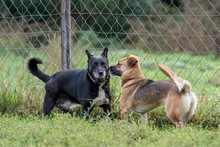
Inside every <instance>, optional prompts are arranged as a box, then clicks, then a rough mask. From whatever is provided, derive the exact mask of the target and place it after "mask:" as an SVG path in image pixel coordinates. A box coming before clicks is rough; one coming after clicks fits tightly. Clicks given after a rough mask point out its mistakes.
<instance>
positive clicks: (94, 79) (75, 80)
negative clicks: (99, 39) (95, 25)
mask: <svg viewBox="0 0 220 147" xmlns="http://www.w3.org/2000/svg"><path fill="white" fill-rule="evenodd" d="M107 53H108V48H105V49H104V51H103V53H102V54H101V55H99V56H93V55H91V54H90V53H89V51H88V50H86V54H87V56H88V68H87V69H79V70H64V71H59V72H57V73H55V74H53V75H52V76H49V75H47V74H45V73H43V72H42V71H40V70H39V69H38V67H37V64H42V61H41V60H40V59H37V58H32V59H30V60H29V62H28V69H29V70H30V72H31V73H32V74H33V75H34V76H36V77H38V78H39V79H40V80H42V81H43V82H44V83H46V84H45V90H46V94H45V97H44V103H43V113H44V115H49V114H50V113H51V111H52V109H53V108H54V106H55V105H56V106H58V107H59V108H61V109H62V110H65V111H74V109H75V108H78V106H80V107H81V106H82V116H85V115H86V117H88V116H89V114H90V113H91V111H92V109H93V107H94V106H100V107H102V108H103V110H104V111H105V112H106V113H107V112H110V111H111V95H110V89H109V78H110V75H109V65H108V58H107Z"/></svg>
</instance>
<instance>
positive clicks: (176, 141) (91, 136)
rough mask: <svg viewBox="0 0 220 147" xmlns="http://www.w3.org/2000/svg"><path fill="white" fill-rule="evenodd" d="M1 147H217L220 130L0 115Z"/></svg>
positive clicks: (69, 117) (76, 118) (108, 120)
mask: <svg viewBox="0 0 220 147" xmlns="http://www.w3.org/2000/svg"><path fill="white" fill-rule="evenodd" d="M0 122H1V125H2V126H3V127H0V132H1V133H0V145H1V146H76V145H77V146H149V147H155V146H163V147H166V146H167V147H170V146H206V147H213V146H219V145H220V142H219V138H218V136H219V135H220V130H219V129H216V130H211V131H210V130H205V129H202V128H201V127H200V126H191V127H189V128H184V129H175V128H174V127H163V128H162V129H161V128H157V127H156V126H151V125H149V124H147V123H145V122H134V121H131V122H127V121H121V120H111V119H109V118H108V117H106V118H102V119H100V120H97V121H93V120H89V121H85V120H84V119H81V118H78V117H72V116H70V115H58V114H55V115H54V116H52V117H50V118H39V117H33V116H29V117H26V118H21V117H19V116H17V115H15V116H9V115H0Z"/></svg>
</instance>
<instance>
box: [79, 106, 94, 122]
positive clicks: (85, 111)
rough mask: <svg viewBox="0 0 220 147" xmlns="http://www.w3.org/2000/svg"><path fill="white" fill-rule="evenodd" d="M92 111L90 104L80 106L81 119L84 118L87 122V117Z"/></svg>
mask: <svg viewBox="0 0 220 147" xmlns="http://www.w3.org/2000/svg"><path fill="white" fill-rule="evenodd" d="M92 110H93V106H91V104H90V103H88V102H85V103H83V104H82V115H81V117H83V118H84V117H85V118H86V119H87V120H88V119H89V115H90V113H91V112H92Z"/></svg>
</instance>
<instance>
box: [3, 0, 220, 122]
mask: <svg viewBox="0 0 220 147" xmlns="http://www.w3.org/2000/svg"><path fill="white" fill-rule="evenodd" d="M70 4H71V12H70V14H71V40H72V41H71V42H72V43H71V55H70V56H71V60H72V61H71V62H72V63H71V68H85V67H86V57H85V53H84V51H85V49H89V50H90V51H91V52H93V53H96V52H99V50H102V49H103V48H104V47H105V46H107V47H108V48H109V61H110V64H113V63H116V62H117V61H118V60H119V59H120V58H121V57H124V56H126V55H127V54H131V53H132V54H136V55H138V56H139V57H140V59H141V63H142V68H143V70H144V74H145V76H146V77H148V78H152V79H161V76H159V75H160V73H159V72H158V70H157V69H156V67H154V66H153V62H154V61H160V62H163V63H165V64H167V65H168V66H169V67H171V68H172V69H173V70H174V71H175V72H176V73H178V74H179V75H180V76H181V77H183V78H185V79H188V80H189V81H190V82H191V83H192V85H193V90H194V91H195V93H196V95H197V96H198V101H199V105H198V109H197V114H198V115H200V114H201V113H203V114H204V115H205V116H211V117H212V116H213V117H215V118H216V119H219V111H220V110H219V108H220V105H219V102H220V90H219V84H220V78H219V76H220V71H219V67H220V66H219V65H220V64H219V61H220V60H219V59H218V56H219V55H220V23H219V22H220V1H218V0H208V1H207V0H198V1H192V0H115V1H112V0H91V1H88V0H81V1H78V0H71V2H70ZM60 5H61V1H59V0H47V1H41V0H23V1H21V0H1V1H0V75H1V76H0V81H1V90H0V91H1V93H0V95H1V96H0V97H1V98H2V99H1V103H2V104H1V106H2V108H1V110H2V112H6V111H7V110H10V109H9V108H8V106H10V105H13V104H14V103H15V100H13V99H16V98H17V99H18V100H19V99H22V100H24V101H20V100H19V101H17V102H16V103H18V104H19V106H20V107H19V110H18V111H19V112H21V113H23V112H24V110H23V109H27V108H30V109H31V110H33V109H35V110H36V109H38V108H41V106H39V105H38V103H39V102H36V101H42V100H41V98H43V93H44V92H43V91H44V88H43V83H41V82H40V81H38V80H37V79H36V78H34V77H33V76H31V75H30V74H29V73H28V71H27V67H26V63H27V61H28V59H29V58H30V57H34V56H37V57H40V58H41V59H42V60H43V61H44V62H45V63H44V65H43V66H41V67H40V68H41V69H42V70H43V71H45V72H47V73H50V74H52V73H54V72H55V71H58V70H60V69H61V67H60V65H61V16H62V15H61V11H60V10H61V9H60ZM154 68H155V69H154ZM158 76H159V77H158ZM164 78H165V77H164ZM113 80H115V79H114V78H113ZM115 86H118V85H117V84H115V83H113V84H112V87H113V89H114V88H115ZM117 93H120V91H117V90H116V97H117ZM5 99H7V100H5ZM6 103H9V104H10V105H6ZM6 106H7V107H6ZM16 108H17V107H16ZM13 110H14V107H13ZM214 114H215V115H214Z"/></svg>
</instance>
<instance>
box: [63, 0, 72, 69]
mask: <svg viewBox="0 0 220 147" xmlns="http://www.w3.org/2000/svg"><path fill="white" fill-rule="evenodd" d="M70 16H71V15H70V0H61V30H62V31H61V34H62V35H61V48H62V49H61V55H62V57H61V60H62V69H63V70H66V69H70V46H71V37H70V36H71V21H70Z"/></svg>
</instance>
